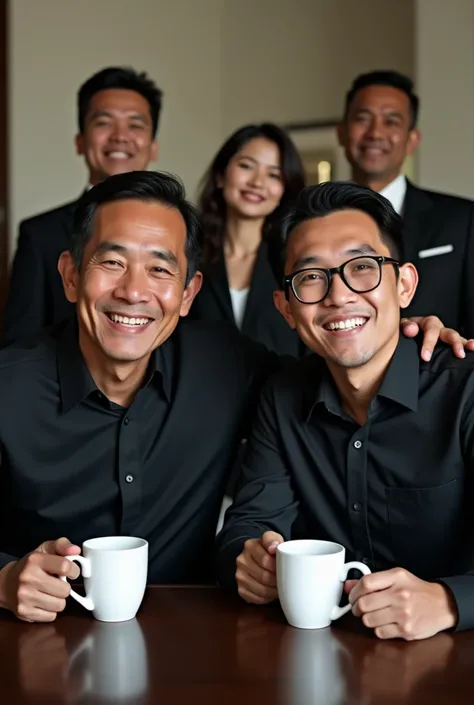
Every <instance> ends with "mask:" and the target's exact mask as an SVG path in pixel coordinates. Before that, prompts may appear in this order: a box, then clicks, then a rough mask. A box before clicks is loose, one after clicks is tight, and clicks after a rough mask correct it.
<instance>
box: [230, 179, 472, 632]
mask: <svg viewBox="0 0 474 705" xmlns="http://www.w3.org/2000/svg"><path fill="white" fill-rule="evenodd" d="M401 227H402V221H401V219H400V218H399V216H398V215H397V214H396V213H395V212H394V210H393V209H392V207H391V206H390V204H389V202H388V201H386V199H384V198H383V197H382V196H380V195H379V194H376V193H374V192H372V191H370V190H368V189H366V188H364V187H359V186H356V185H354V184H326V185H323V186H319V187H310V188H308V189H306V190H305V191H303V192H302V194H301V196H300V199H299V201H298V203H297V204H296V206H295V207H294V208H293V209H291V210H289V211H288V212H287V213H286V215H285V216H283V220H282V223H281V228H282V234H283V237H284V238H285V240H286V242H287V253H286V269H285V272H286V277H285V282H284V287H285V290H284V291H281V292H279V293H278V294H276V298H277V303H278V306H279V308H280V311H281V312H282V314H283V315H284V316H285V318H286V319H287V321H288V323H289V324H290V325H291V326H292V327H296V328H297V330H298V332H299V334H300V336H301V338H302V340H303V341H304V343H305V344H306V345H307V346H308V347H309V348H311V349H312V350H314V351H315V352H317V353H318V354H319V356H320V357H317V356H315V357H312V358H308V359H307V360H305V361H303V362H301V363H299V364H298V365H296V366H294V367H293V368H291V369H290V370H288V371H286V372H282V373H280V374H279V375H277V376H276V377H275V378H274V379H273V380H271V381H270V382H269V383H268V384H267V386H266V388H265V391H264V392H263V394H262V398H261V403H260V409H259V412H258V415H257V419H256V423H255V425H254V427H253V432H252V434H251V438H250V440H249V447H248V452H247V455H246V459H245V460H244V467H243V474H242V478H241V483H240V487H239V488H238V490H237V495H236V498H235V501H234V505H233V507H231V509H230V510H229V512H228V513H227V516H226V522H225V524H224V528H223V530H222V532H221V534H220V536H219V539H218V549H219V571H220V580H221V583H222V584H225V585H232V584H234V583H235V581H236V583H237V587H238V590H239V593H240V595H241V596H242V597H243V598H244V599H246V600H247V601H249V602H255V603H265V602H268V601H270V600H272V599H275V598H276V597H277V585H276V575H275V550H276V545H277V544H278V543H280V542H281V541H283V540H288V539H291V538H295V537H301V536H304V537H308V538H309V537H311V538H317V539H325V540H330V541H337V542H339V543H341V544H343V545H344V546H346V548H347V551H348V556H349V557H348V560H358V561H363V562H365V563H366V564H368V565H369V566H370V567H371V569H372V571H374V572H373V574H371V575H368V576H364V577H363V578H362V579H361V580H360V581H347V583H346V586H345V587H346V591H347V592H348V593H349V599H350V602H351V603H352V605H353V612H354V614H356V615H358V616H362V619H363V622H364V624H365V625H366V626H368V627H372V628H374V629H375V633H376V634H377V636H379V637H381V638H393V637H402V638H405V639H422V638H425V637H428V636H431V635H433V634H435V633H437V632H439V631H442V630H445V629H451V628H454V627H456V628H458V629H465V628H471V627H474V548H473V546H474V529H473V527H474V524H473V522H472V514H473V512H474V482H473V477H472V471H473V468H474V410H473V403H474V356H473V355H471V354H469V355H468V356H467V357H466V358H465V359H463V360H459V359H457V360H456V359H454V358H453V356H452V354H451V351H450V350H449V349H445V348H444V349H443V348H442V347H439V348H438V349H437V350H435V353H434V355H433V358H432V360H431V361H430V362H423V361H420V358H419V352H418V348H417V345H416V343H415V342H414V341H412V340H407V339H406V338H404V337H403V336H400V331H399V311H400V307H402V308H405V307H406V306H408V304H409V303H410V301H411V299H412V297H413V295H414V293H415V290H416V285H417V280H418V277H417V272H416V269H415V268H414V266H413V265H412V264H410V263H405V264H400V263H399V249H398V246H399V241H400V240H399V238H400V232H401ZM446 277H449V272H448V271H447V272H446ZM439 286H443V281H440V282H439Z"/></svg>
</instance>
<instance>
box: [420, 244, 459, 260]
mask: <svg viewBox="0 0 474 705" xmlns="http://www.w3.org/2000/svg"><path fill="white" fill-rule="evenodd" d="M453 250H454V247H453V246H452V245H440V246H439V247H431V248H430V249H429V250H420V251H419V252H418V257H419V258H420V259H425V258H426V257H437V256H438V255H447V254H449V252H452V251H453Z"/></svg>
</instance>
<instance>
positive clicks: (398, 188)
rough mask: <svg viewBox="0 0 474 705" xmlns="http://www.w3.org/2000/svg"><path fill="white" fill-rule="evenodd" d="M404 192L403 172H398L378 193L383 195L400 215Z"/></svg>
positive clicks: (405, 181) (405, 190) (405, 184)
mask: <svg viewBox="0 0 474 705" xmlns="http://www.w3.org/2000/svg"><path fill="white" fill-rule="evenodd" d="M406 192H407V180H406V178H405V176H404V175H403V174H399V175H398V176H397V178H396V179H394V180H393V181H391V182H390V183H389V184H388V186H385V188H383V189H382V190H381V191H380V195H381V196H385V198H386V199H387V200H389V201H390V203H391V204H392V206H393V209H394V210H395V211H396V212H397V213H398V215H401V213H402V209H403V202H404V201H405V194H406Z"/></svg>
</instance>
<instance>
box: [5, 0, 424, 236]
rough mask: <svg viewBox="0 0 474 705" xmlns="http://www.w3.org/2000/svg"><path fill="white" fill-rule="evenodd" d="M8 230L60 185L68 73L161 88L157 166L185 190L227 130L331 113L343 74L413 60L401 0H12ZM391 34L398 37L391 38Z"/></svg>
mask: <svg viewBox="0 0 474 705" xmlns="http://www.w3.org/2000/svg"><path fill="white" fill-rule="evenodd" d="M10 5H11V28H10V30H11V31H10V36H11V50H10V51H11V61H10V68H11V80H10V86H11V99H10V125H11V151H10V160H11V180H10V181H11V234H12V238H14V237H15V236H16V226H17V223H18V221H19V220H20V219H21V218H23V217H25V216H27V215H30V214H32V213H35V212H38V211H39V210H42V209H45V208H49V207H52V206H54V205H56V204H59V203H61V202H64V201H66V200H68V199H71V198H74V197H75V196H76V194H78V193H79V192H80V190H81V189H82V188H83V187H84V184H85V179H86V172H85V169H84V166H83V164H82V161H81V160H80V159H78V158H77V157H76V156H75V154H74V147H73V136H74V134H75V131H76V114H75V100H76V91H77V88H78V86H79V85H80V83H81V82H82V81H83V80H84V79H85V78H87V77H88V76H89V75H90V74H92V73H93V72H94V71H97V70H98V69H100V68H102V67H104V66H106V65H111V64H119V65H124V64H125V65H126V64H129V65H133V66H134V67H136V68H138V69H145V70H147V71H148V72H149V73H150V74H151V76H152V77H153V78H155V80H156V81H157V83H158V84H159V85H160V87H162V88H163V90H164V92H165V102H164V113H163V120H162V125H161V129H160V141H161V153H160V159H159V168H161V169H164V170H169V171H173V172H175V173H177V174H179V175H180V176H181V177H182V178H183V180H184V181H185V184H186V187H187V190H188V193H189V194H190V195H191V196H194V193H195V189H196V185H197V182H198V179H199V178H200V176H201V174H202V173H203V171H204V169H205V167H206V166H207V164H208V162H209V161H210V159H211V157H212V155H213V153H214V152H215V150H216V148H217V147H218V146H219V144H220V142H221V140H222V139H223V137H224V136H226V135H227V134H228V133H229V131H231V130H233V129H234V128H236V127H238V126H239V125H241V124H244V123H246V122H249V121H253V120H263V119H270V120H273V121H275V122H287V121H304V120H320V119H326V118H332V117H335V116H337V115H339V114H340V112H341V109H342V102H343V94H344V92H345V90H346V88H347V86H348V84H349V83H350V81H351V79H352V78H353V76H354V75H355V74H356V73H358V72H360V71H364V70H370V69H373V68H376V67H394V68H398V69H400V70H402V71H406V72H407V73H413V2H412V0H397V2H392V0H133V2H131V1H130V0H75V1H73V0H12V1H11V2H10ZM400 37H403V41H400Z"/></svg>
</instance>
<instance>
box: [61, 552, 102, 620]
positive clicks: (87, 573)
mask: <svg viewBox="0 0 474 705" xmlns="http://www.w3.org/2000/svg"><path fill="white" fill-rule="evenodd" d="M64 557H65V558H67V559H68V561H71V563H73V562H74V561H77V563H80V566H81V572H82V577H83V578H90V577H91V562H90V560H89V559H88V558H84V556H64ZM61 580H63V581H64V582H65V583H67V578H66V576H65V575H62V576H61ZM70 595H71V597H73V598H74V599H75V600H77V602H79V604H80V605H82V606H83V607H85V608H86V610H90V611H92V610H93V609H94V603H93V602H92V600H91V599H90V597H82V595H78V594H77V592H75V591H74V590H71V592H70Z"/></svg>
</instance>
